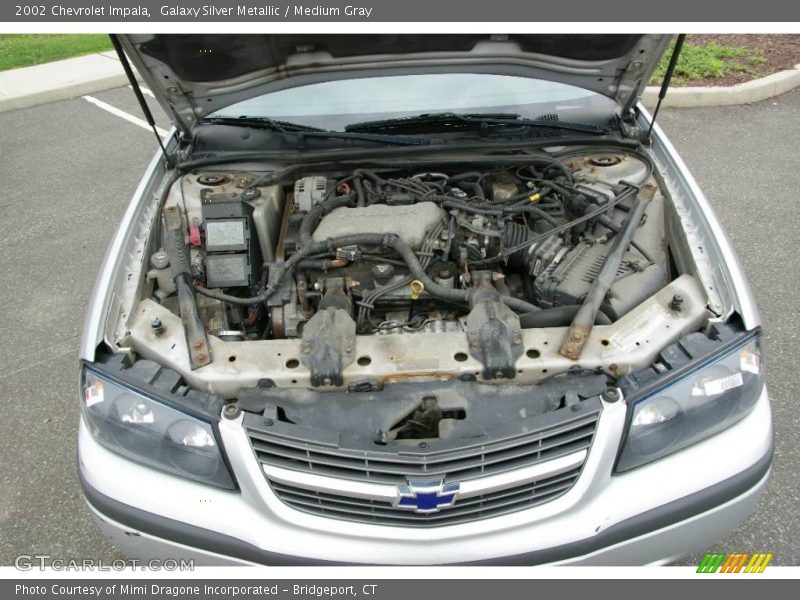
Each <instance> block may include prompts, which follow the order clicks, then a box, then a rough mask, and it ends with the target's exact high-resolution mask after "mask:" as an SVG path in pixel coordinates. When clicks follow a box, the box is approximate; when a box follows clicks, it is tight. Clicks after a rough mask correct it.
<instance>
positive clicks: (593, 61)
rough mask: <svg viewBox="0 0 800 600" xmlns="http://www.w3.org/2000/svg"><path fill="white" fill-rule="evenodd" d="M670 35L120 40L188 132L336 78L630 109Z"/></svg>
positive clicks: (138, 36)
mask: <svg viewBox="0 0 800 600" xmlns="http://www.w3.org/2000/svg"><path fill="white" fill-rule="evenodd" d="M669 38H670V36H668V35H633V34H613V35H598V34H594V35H532V34H514V35H488V34H456V35H433V34H424V35H422V34H421V35H385V34H369V35H357V36H354V35H333V34H282V35H269V34H259V35H206V34H197V35H164V34H157V35H151V34H129V35H122V36H119V40H120V42H121V45H122V47H123V49H124V50H125V52H126V53H127V54H128V56H129V57H130V58H131V60H132V62H133V63H134V65H135V66H136V68H137V70H138V71H139V73H140V74H141V75H142V77H143V79H144V80H145V82H146V83H147V85H148V86H149V87H150V89H151V90H152V91H153V93H154V94H155V95H156V97H157V98H158V99H159V101H160V102H161V104H162V106H164V108H165V109H166V110H167V112H168V114H170V115H171V116H172V118H173V121H174V123H175V125H176V126H177V127H178V128H179V129H181V130H183V131H186V132H188V131H189V130H190V129H191V128H192V126H193V125H194V123H195V122H196V121H197V119H199V118H202V117H204V116H206V115H208V114H210V113H212V112H214V111H216V110H218V109H220V108H222V107H225V106H229V105H231V104H233V103H235V102H240V101H243V100H247V99H249V98H252V97H255V96H258V95H261V94H265V93H268V92H271V91H276V90H279V89H286V88H291V87H297V86H301V85H307V84H309V83H315V82H318V81H330V80H334V79H350V78H359V77H374V76H380V75H387V74H417V73H437V72H443V73H447V72H472V73H500V74H509V75H517V76H524V77H531V78H536V79H544V80H549V81H557V82H560V83H565V84H569V85H574V86H578V87H581V88H584V89H587V90H591V91H593V92H596V93H598V94H602V95H604V96H606V97H608V98H611V99H613V100H615V101H616V102H617V103H618V104H619V106H620V107H621V109H622V111H623V112H626V111H628V110H630V109H631V108H632V107H633V105H634V104H635V103H636V101H637V100H638V99H639V97H640V96H641V94H642V92H643V91H644V88H645V86H646V85H647V82H648V80H649V78H650V77H651V75H652V73H653V71H654V70H655V68H656V66H657V64H658V61H659V59H660V57H661V55H662V54H663V52H664V50H665V48H666V46H667V44H668V42H669Z"/></svg>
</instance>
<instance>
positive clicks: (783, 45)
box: [673, 33, 800, 86]
mask: <svg viewBox="0 0 800 600" xmlns="http://www.w3.org/2000/svg"><path fill="white" fill-rule="evenodd" d="M686 41H687V42H691V43H693V44H697V45H700V44H707V43H709V42H717V43H718V44H724V45H726V46H735V47H738V48H749V49H751V50H754V51H756V52H757V53H758V54H760V55H761V56H763V57H764V59H766V60H765V61H764V62H763V63H759V64H755V65H752V67H751V70H752V73H730V74H728V75H725V76H724V77H704V78H701V79H692V80H684V81H682V82H681V83H680V85H681V86H726V85H736V84H737V83H742V82H744V81H750V80H752V79H757V78H759V77H764V76H766V75H770V74H772V73H777V72H778V71H784V70H786V69H792V68H794V66H795V65H796V64H799V63H800V35H798V34H774V33H773V34H728V35H721V34H690V35H687V36H686ZM673 85H675V84H674V83H673Z"/></svg>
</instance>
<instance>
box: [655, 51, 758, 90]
mask: <svg viewBox="0 0 800 600" xmlns="http://www.w3.org/2000/svg"><path fill="white" fill-rule="evenodd" d="M673 46H674V42H673V43H672V44H670V47H669V49H668V50H667V51H666V52H665V53H664V56H663V57H662V58H661V62H660V63H659V65H658V68H657V69H656V71H655V73H654V74H653V78H652V80H651V83H653V84H659V83H661V80H662V79H663V78H664V74H665V73H666V71H667V64H668V63H669V58H670V56H671V55H672V48H673ZM765 61H766V59H765V58H764V57H763V56H761V54H760V53H758V52H754V51H752V50H749V49H748V48H736V47H734V46H725V45H723V44H718V43H716V42H710V43H708V44H703V45H697V44H692V43H691V42H688V41H687V42H684V44H683V48H682V49H681V55H680V57H679V58H678V64H677V65H675V73H674V74H673V76H672V81H673V83H676V84H678V85H681V84H682V83H686V82H687V81H698V80H701V79H707V78H712V79H719V78H720V77H725V76H726V75H730V74H733V73H747V74H751V75H755V74H756V71H755V70H754V67H755V66H756V65H759V64H762V63H763V62H765Z"/></svg>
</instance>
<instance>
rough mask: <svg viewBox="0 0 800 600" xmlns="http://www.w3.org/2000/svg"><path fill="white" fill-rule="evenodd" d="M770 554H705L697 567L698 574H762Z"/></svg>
mask: <svg viewBox="0 0 800 600" xmlns="http://www.w3.org/2000/svg"><path fill="white" fill-rule="evenodd" d="M771 560H772V552H769V553H767V552H755V553H753V554H750V553H749V552H733V553H730V554H727V553H725V552H707V553H706V555H705V556H704V557H703V560H702V561H700V566H698V567H697V572H698V573H763V572H764V569H766V568H767V565H768V564H769V561H771Z"/></svg>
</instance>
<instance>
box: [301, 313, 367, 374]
mask: <svg viewBox="0 0 800 600" xmlns="http://www.w3.org/2000/svg"><path fill="white" fill-rule="evenodd" d="M355 351H356V322H355V321H353V319H352V317H351V316H350V315H349V314H348V313H347V311H344V310H342V309H339V308H334V307H332V306H330V307H328V308H326V309H324V310H320V311H318V312H317V314H315V315H314V316H313V317H311V319H309V320H308V323H306V325H305V327H303V345H302V356H301V358H300V362H302V363H303V365H305V366H306V367H307V368H308V370H309V371H311V385H313V386H315V387H316V386H340V385H342V384H343V383H344V377H343V376H342V371H344V369H345V367H346V366H348V365H349V364H351V363H352V362H353V360H354V359H355V355H356V354H355Z"/></svg>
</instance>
